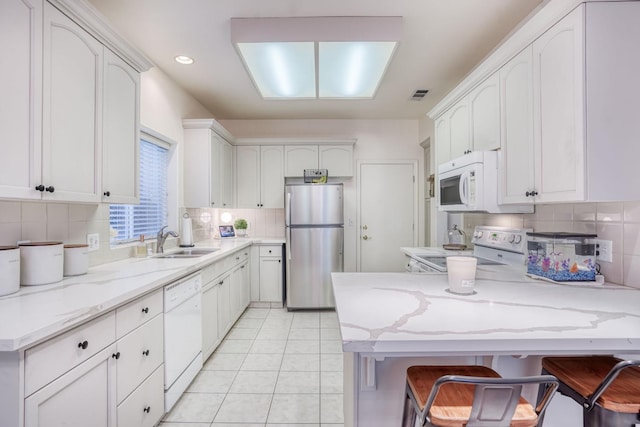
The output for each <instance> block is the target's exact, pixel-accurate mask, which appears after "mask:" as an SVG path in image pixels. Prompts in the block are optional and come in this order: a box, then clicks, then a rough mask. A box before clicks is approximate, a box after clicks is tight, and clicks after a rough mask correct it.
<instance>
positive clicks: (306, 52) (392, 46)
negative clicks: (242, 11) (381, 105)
mask: <svg viewBox="0 0 640 427" xmlns="http://www.w3.org/2000/svg"><path fill="white" fill-rule="evenodd" d="M401 38H402V17H398V16H391V17H389V16H375V17H353V16H336V17H296V18H231V42H232V43H233V44H234V46H235V48H236V50H237V52H238V54H239V55H240V58H241V59H242V62H243V64H244V66H245V67H246V68H247V71H248V72H249V75H250V77H251V79H252V80H253V83H254V84H255V86H256V88H257V89H258V91H259V92H260V94H261V95H262V97H263V98H265V99H314V98H320V99H338V98H351V99H371V98H373V97H374V96H375V94H376V91H377V90H378V87H379V85H380V81H381V79H382V77H383V75H384V73H385V71H386V69H387V67H388V65H389V62H390V61H391V58H392V56H393V53H394V52H395V50H396V47H397V45H398V42H399V41H400V39H401Z"/></svg>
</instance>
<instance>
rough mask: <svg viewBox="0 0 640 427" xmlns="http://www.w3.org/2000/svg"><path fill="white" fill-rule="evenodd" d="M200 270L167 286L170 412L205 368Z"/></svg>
mask: <svg viewBox="0 0 640 427" xmlns="http://www.w3.org/2000/svg"><path fill="white" fill-rule="evenodd" d="M201 290H202V277H201V276H200V272H198V273H194V274H191V275H189V276H187V277H184V278H182V279H180V280H178V281H177V282H174V283H172V284H170V285H167V286H165V287H164V404H165V411H166V412H169V411H170V410H171V408H173V405H175V403H176V402H177V401H178V399H179V398H180V396H181V395H182V393H184V391H185V390H186V388H187V387H188V386H189V384H191V381H193V379H194V378H195V376H196V375H197V374H198V372H200V369H202V320H201V316H202V294H201Z"/></svg>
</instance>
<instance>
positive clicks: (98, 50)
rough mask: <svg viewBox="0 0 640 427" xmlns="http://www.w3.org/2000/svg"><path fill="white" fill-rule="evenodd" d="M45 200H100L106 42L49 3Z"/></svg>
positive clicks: (46, 21) (46, 19) (45, 74)
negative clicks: (103, 58) (103, 57)
mask: <svg viewBox="0 0 640 427" xmlns="http://www.w3.org/2000/svg"><path fill="white" fill-rule="evenodd" d="M43 38H44V68H43V70H44V71H43V81H44V83H43V93H44V95H43V105H44V108H43V112H42V114H43V118H42V126H43V131H42V140H43V141H42V184H43V185H44V186H45V187H46V188H47V191H44V192H43V193H42V194H43V196H42V197H43V199H45V200H61V201H76V202H94V203H97V202H99V201H100V199H101V197H100V193H99V191H100V185H99V179H98V177H99V176H100V172H101V168H102V166H101V160H100V159H101V148H102V147H101V143H100V142H101V135H100V129H101V123H100V121H101V118H102V45H101V44H100V43H99V42H98V41H97V40H96V39H94V38H93V37H92V36H91V35H89V33H87V32H86V31H84V30H83V29H82V28H80V26H78V25H77V24H75V23H74V22H73V21H71V20H70V19H69V18H67V17H66V16H65V15H63V14H62V13H61V12H60V11H58V9H56V8H55V7H53V6H51V5H49V4H48V3H45V7H44V35H43Z"/></svg>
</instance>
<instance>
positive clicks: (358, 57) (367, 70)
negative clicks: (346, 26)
mask: <svg viewBox="0 0 640 427" xmlns="http://www.w3.org/2000/svg"><path fill="white" fill-rule="evenodd" d="M318 45H319V47H318V49H319V58H320V59H319V63H320V67H319V81H320V85H319V93H318V96H319V97H320V98H373V96H374V95H375V93H376V91H377V89H378V86H379V84H380V80H381V78H382V76H383V74H384V72H385V70H386V69H387V66H388V64H389V61H390V60H391V56H392V55H393V52H394V50H395V46H396V43H395V42H326V43H319V44H318Z"/></svg>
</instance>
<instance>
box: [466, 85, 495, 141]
mask: <svg viewBox="0 0 640 427" xmlns="http://www.w3.org/2000/svg"><path fill="white" fill-rule="evenodd" d="M469 108H470V109H471V116H470V120H471V132H470V134H471V141H470V144H469V146H470V147H471V149H473V150H474V151H489V150H497V149H499V148H500V79H499V76H498V73H493V74H492V75H491V76H490V77H489V78H488V79H486V80H485V81H484V82H482V83H480V85H478V87H476V88H475V89H474V90H472V91H471V93H470V94H469Z"/></svg>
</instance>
